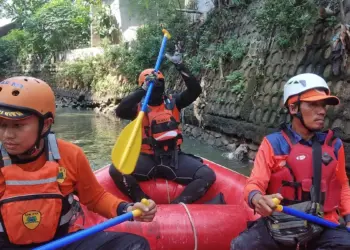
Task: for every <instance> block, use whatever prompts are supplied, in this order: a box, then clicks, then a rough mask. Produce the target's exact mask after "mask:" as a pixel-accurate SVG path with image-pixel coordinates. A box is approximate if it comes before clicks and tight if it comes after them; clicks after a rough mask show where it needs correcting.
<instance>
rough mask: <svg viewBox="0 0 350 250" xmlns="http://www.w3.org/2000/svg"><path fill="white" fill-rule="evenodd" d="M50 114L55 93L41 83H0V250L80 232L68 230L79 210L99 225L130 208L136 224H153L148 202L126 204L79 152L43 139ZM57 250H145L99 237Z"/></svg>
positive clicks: (108, 235)
mask: <svg viewBox="0 0 350 250" xmlns="http://www.w3.org/2000/svg"><path fill="white" fill-rule="evenodd" d="M55 113H56V104H55V96H54V93H53V91H52V89H51V88H50V86H49V85H48V84H47V83H45V82H44V81H42V80H40V79H36V78H32V77H24V76H20V77H13V78H9V79H6V80H4V81H2V82H0V142H1V143H0V152H1V157H0V197H1V199H0V208H1V209H0V249H11V250H15V249H32V248H33V247H36V246H40V245H43V244H45V243H47V242H49V241H52V240H54V239H57V238H61V237H64V236H65V235H67V234H68V233H73V232H76V231H77V230H81V229H83V228H81V226H79V224H78V223H75V221H76V219H77V218H79V217H80V215H82V209H81V208H80V206H79V204H80V203H79V202H81V203H82V204H84V205H86V206H87V208H88V209H89V210H91V211H93V212H95V213H98V214H100V215H101V216H104V217H106V218H113V217H115V216H117V215H121V214H123V213H125V212H129V211H131V210H134V209H137V208H139V209H141V210H142V215H141V216H140V217H137V218H135V220H140V221H152V220H153V218H154V216H155V213H156V205H155V203H154V201H152V200H149V206H145V205H144V204H142V203H135V204H132V203H127V202H125V201H123V200H121V199H119V198H117V197H115V196H113V195H112V194H110V193H108V192H106V191H105V190H104V189H103V188H102V186H100V184H99V183H98V182H97V179H96V177H95V175H94V173H93V172H92V169H91V167H90V165H89V162H88V160H87V158H86V156H85V154H84V152H83V150H82V149H81V148H79V147H78V146H76V145H74V144H72V143H70V142H67V141H64V140H60V139H56V137H55V134H54V133H52V132H50V129H51V125H52V123H53V122H54V119H55ZM73 194H76V196H74V195H73ZM75 197H78V198H79V201H78V200H76V199H75ZM64 249H65V250H73V249H74V250H85V249H91V250H94V249H110V250H112V249H113V250H123V249H125V250H126V249H145V250H148V249H150V246H149V243H148V242H147V240H146V239H145V238H143V237H140V236H138V235H134V234H129V233H122V232H98V233H95V234H93V235H92V236H88V237H86V238H84V239H82V240H79V241H77V242H74V243H71V244H69V245H67V246H65V248H64Z"/></svg>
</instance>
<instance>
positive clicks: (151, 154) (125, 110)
mask: <svg viewBox="0 0 350 250" xmlns="http://www.w3.org/2000/svg"><path fill="white" fill-rule="evenodd" d="M180 50H181V48H180V46H177V47H176V52H175V54H174V55H173V56H170V55H168V54H166V57H167V58H168V59H169V60H170V61H171V62H172V63H174V64H175V67H176V69H177V70H178V71H179V72H180V74H181V76H182V79H183V80H184V82H185V85H186V87H187V89H186V90H184V91H183V92H181V93H180V94H175V95H172V96H166V95H165V94H164V92H165V78H164V75H163V74H162V73H161V72H159V71H158V72H154V69H146V70H144V71H142V72H141V74H140V75H139V80H138V83H139V86H140V88H138V89H137V90H136V91H134V92H133V93H132V94H130V95H129V96H127V97H125V98H124V99H123V100H122V101H121V103H120V104H119V105H118V107H117V109H116V115H117V116H118V117H120V118H122V119H129V120H133V119H135V118H136V117H137V115H138V112H139V111H140V110H141V107H142V102H143V98H144V96H145V95H146V92H147V89H148V84H149V82H150V81H151V80H152V81H154V82H155V84H154V87H153V89H152V93H151V96H150V100H149V103H148V111H147V112H146V114H145V116H144V118H143V121H142V123H143V124H142V129H143V131H142V137H143V140H142V148H141V154H140V156H139V159H138V162H137V165H136V168H135V170H134V172H133V173H132V174H131V175H123V174H122V173H121V172H119V171H118V170H116V168H115V167H114V166H113V165H112V164H111V166H110V175H111V177H112V178H113V180H114V182H115V184H116V185H117V187H118V188H119V189H120V190H121V191H122V192H123V193H124V194H126V195H128V196H129V197H130V198H131V199H132V200H133V201H140V200H141V199H142V198H144V197H148V196H147V195H146V194H145V193H144V192H143V191H142V189H141V188H140V186H139V184H138V182H140V181H147V180H151V179H153V178H157V177H160V178H165V179H167V180H172V181H175V182H177V183H180V184H182V185H186V187H185V189H184V191H183V192H182V193H181V194H180V195H179V196H178V197H177V198H175V199H174V200H172V201H171V203H180V202H183V203H193V202H194V201H196V200H198V199H199V198H201V197H202V196H203V195H204V194H205V193H206V191H207V190H208V189H209V188H210V186H211V185H212V184H213V183H214V181H215V179H216V176H215V173H214V171H213V170H211V169H210V168H209V167H208V166H207V165H205V164H204V163H203V161H202V159H200V158H197V157H195V156H193V155H190V154H185V153H184V152H182V151H181V149H180V146H181V143H182V141H183V138H182V134H181V129H180V111H181V109H182V108H185V107H187V106H189V105H190V104H191V103H192V102H194V101H195V100H196V99H197V98H198V96H199V95H200V94H201V91H202V89H201V86H200V84H199V82H198V81H197V79H196V78H195V77H194V76H193V75H192V74H191V73H190V72H189V71H188V70H187V68H186V67H185V66H184V64H183V63H182V54H181V53H180Z"/></svg>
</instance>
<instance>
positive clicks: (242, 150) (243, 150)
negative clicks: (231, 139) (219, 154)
mask: <svg viewBox="0 0 350 250" xmlns="http://www.w3.org/2000/svg"><path fill="white" fill-rule="evenodd" d="M247 153H248V145H247V144H241V145H239V147H238V148H237V149H236V150H235V152H234V154H233V157H234V158H235V159H236V160H238V161H243V159H244V158H245V156H246V155H247Z"/></svg>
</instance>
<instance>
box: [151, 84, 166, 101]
mask: <svg viewBox="0 0 350 250" xmlns="http://www.w3.org/2000/svg"><path fill="white" fill-rule="evenodd" d="M164 92H165V84H164V80H158V81H157V83H156V84H154V86H153V89H152V92H151V96H150V98H149V102H148V104H149V105H151V106H158V105H160V104H162V102H163V99H164Z"/></svg>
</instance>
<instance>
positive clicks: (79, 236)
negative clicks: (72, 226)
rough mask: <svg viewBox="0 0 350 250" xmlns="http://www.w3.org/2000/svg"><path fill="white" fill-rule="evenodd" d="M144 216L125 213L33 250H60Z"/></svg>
mask: <svg viewBox="0 0 350 250" xmlns="http://www.w3.org/2000/svg"><path fill="white" fill-rule="evenodd" d="M141 202H142V203H143V204H145V205H146V206H148V205H149V203H148V200H146V199H142V201H141ZM141 214H142V212H141V210H140V209H136V210H133V211H131V212H128V213H125V214H123V215H119V216H117V217H115V218H113V219H109V220H107V221H105V222H102V223H100V224H97V225H95V226H92V227H89V228H87V229H84V230H81V231H78V232H76V233H72V234H70V235H68V236H66V237H63V238H60V239H58V240H54V241H51V242H49V243H47V244H45V245H42V246H39V247H36V248H33V249H32V250H52V249H58V248H61V247H64V246H66V245H68V244H70V243H73V242H75V241H78V240H81V239H84V238H86V237H88V236H90V235H93V234H94V233H97V232H100V231H103V230H105V229H107V228H110V227H112V226H115V225H118V224H120V223H122V222H125V221H128V220H130V219H131V218H134V217H138V216H140V215H141Z"/></svg>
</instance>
